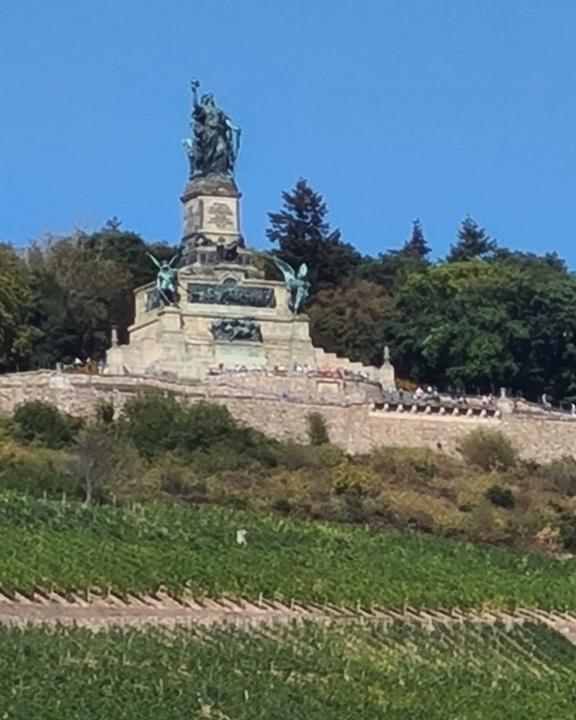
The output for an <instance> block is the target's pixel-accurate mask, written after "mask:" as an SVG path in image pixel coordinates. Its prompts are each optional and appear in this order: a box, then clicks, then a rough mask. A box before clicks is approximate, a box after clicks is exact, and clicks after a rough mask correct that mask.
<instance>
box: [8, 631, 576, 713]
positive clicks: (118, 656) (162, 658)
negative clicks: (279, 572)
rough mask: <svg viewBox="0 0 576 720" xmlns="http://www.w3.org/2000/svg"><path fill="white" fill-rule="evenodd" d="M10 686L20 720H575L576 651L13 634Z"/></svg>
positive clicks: (364, 635) (286, 634)
mask: <svg viewBox="0 0 576 720" xmlns="http://www.w3.org/2000/svg"><path fill="white" fill-rule="evenodd" d="M8 688H10V691H9V692H0V716H1V717H3V718H10V720H30V718H42V719H43V720H52V719H54V720H72V719H74V720H75V719H76V718H78V717H86V718H90V719H91V720H99V719H102V720H108V719H109V718H119V717H122V718H138V720H148V719H150V720H152V718H153V719H154V720H164V719H165V720H168V718H170V720H179V718H182V720H184V718H186V719H188V718H193V717H194V718H200V717H204V718H219V719H221V720H225V719H229V718H237V719H238V720H263V719H264V718H265V719H266V720H270V718H284V719H286V720H291V719H294V720H296V719H298V720H300V719H301V718H306V719H307V720H326V719H327V718H345V719H347V720H356V719H357V720H381V719H382V718H386V720H396V719H397V720H400V719H402V720H405V719H406V718H410V720H447V719H448V720H450V719H456V718H458V719H459V720H476V719H477V720H480V718H482V720H484V718H490V719H491V720H525V718H536V717H537V718H539V720H568V719H570V720H571V719H572V718H573V717H574V707H573V698H574V693H575V692H576V649H575V648H574V647H573V646H572V645H570V644H569V643H568V642H567V641H566V640H564V639H563V638H562V637H560V636H558V635H556V634H555V633H553V632H552V631H550V630H548V629H546V628H543V627H540V626H530V625H529V626H526V627H524V628H520V627H515V628H513V629H512V630H504V629H502V628H498V627H484V628H481V629H480V628H478V627H474V626H472V625H469V626H466V625H464V626H459V627H454V628H451V629H449V630H447V629H444V630H441V631H434V632H431V631H430V630H426V629H423V628H415V627H410V626H407V625H403V624H400V625H395V626H392V627H390V628H386V627H384V626H380V625H378V624H377V623H371V624H370V625H362V624H353V625H352V624H349V625H346V626H342V625H339V626H333V627H326V626H322V625H312V624H310V625H308V624H306V625H300V626H293V627H282V628H275V629H271V628H267V629H266V630H260V631H257V630H255V629H251V630H248V631H242V630H239V629H238V628H226V627H220V628H213V629H211V630H210V631H196V632H193V631H190V630H181V631H178V632H176V633H173V634H169V635H166V634H162V633H159V632H149V633H143V632H138V631H124V632H121V631H114V632H108V633H99V634H97V635H91V634H90V633H88V632H86V631H81V630H73V629H63V628H61V629H58V630H57V631H48V630H46V629H41V628H35V629H33V628H30V629H27V630H24V631H21V630H14V629H7V628H0V690H2V689H5V690H7V689H8ZM56 688H57V692H55V690H56Z"/></svg>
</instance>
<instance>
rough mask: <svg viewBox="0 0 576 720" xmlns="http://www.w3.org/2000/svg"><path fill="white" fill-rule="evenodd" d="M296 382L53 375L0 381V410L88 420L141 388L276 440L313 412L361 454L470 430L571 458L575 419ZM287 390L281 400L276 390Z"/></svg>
mask: <svg viewBox="0 0 576 720" xmlns="http://www.w3.org/2000/svg"><path fill="white" fill-rule="evenodd" d="M306 382H310V383H314V382H315V381H313V380H307V379H306V378H297V379H294V380H291V382H290V383H288V382H285V383H281V382H280V383H271V382H267V381H266V378H264V377H260V378H259V380H258V382H255V383H254V384H253V387H250V383H249V382H248V380H247V379H246V378H244V379H243V380H242V383H241V384H236V385H235V384H234V383H232V382H228V381H226V382H209V383H206V382H195V383H194V382H188V383H185V382H173V381H165V380H161V379H158V378H152V377H147V378H142V377H135V376H110V375H100V376H98V375H96V376H90V375H80V374H78V375H76V374H70V375H68V374H58V373H55V372H49V371H39V372H36V373H34V372H32V373H20V374H10V375H2V376H0V410H2V411H5V412H11V411H12V410H13V409H14V408H15V407H16V405H18V404H19V403H21V402H23V401H24V400H32V399H39V400H46V401H50V402H52V403H54V404H56V405H57V406H58V407H60V408H61V409H62V410H65V411H66V412H69V413H72V414H75V415H80V416H85V417H87V416H90V415H92V414H93V413H94V411H95V408H96V406H97V405H98V403H99V402H102V401H104V402H111V403H113V405H114V407H115V409H116V411H119V410H120V409H121V407H122V406H123V404H124V403H125V402H126V401H127V400H128V399H129V398H131V397H133V396H134V395H135V394H137V393H138V392H140V391H142V390H143V389H144V388H156V389H159V390H166V391H170V392H174V393H175V394H177V395H179V396H180V397H183V398H187V399H189V400H192V401H194V400H199V399H206V400H210V401H213V402H219V403H222V404H224V405H226V406H227V407H228V408H229V410H230V412H231V413H232V414H233V415H234V417H236V418H237V419H239V420H241V421H243V422H245V423H247V424H249V425H251V426H252V427H254V428H256V429H258V430H262V431H263V432H265V433H267V434H269V435H272V436H274V437H277V438H282V439H288V438H292V439H295V440H305V439H306V421H305V418H306V415H307V413H309V412H319V413H321V414H322V415H323V416H324V417H325V418H326V421H327V423H328V427H329V432H330V437H331V439H332V441H333V442H334V443H336V444H337V445H339V446H341V447H343V448H344V449H346V450H347V451H348V452H367V451H369V450H370V449H372V448H374V447H377V446H380V445H396V446H408V447H430V448H432V449H435V450H442V451H443V452H447V453H454V452H456V449H457V446H458V443H459V441H460V440H461V438H462V437H464V436H465V435H466V434H467V433H469V432H470V431H471V430H472V429H474V428H477V427H489V428H495V429H499V430H501V431H502V432H503V433H504V434H505V435H506V436H508V437H509V438H510V439H511V440H512V441H513V442H514V444H515V445H516V447H517V448H518V450H519V452H520V453H521V455H522V456H523V457H525V458H530V459H534V460H539V461H546V460H550V459H552V458H555V457H559V456H561V455H572V456H574V457H576V422H573V421H570V420H569V419H566V420H561V419H552V418H549V419H532V418H520V417H515V416H514V415H512V416H504V417H503V418H502V419H501V420H499V419H494V418H480V417H477V416H476V417H454V416H440V415H427V416H423V415H422V414H418V415H414V414H411V413H386V412H382V411H378V410H372V409H371V408H370V405H369V404H368V403H367V402H365V401H360V400H358V399H357V395H356V393H351V394H347V393H346V392H343V388H340V389H339V390H338V389H337V390H334V389H332V390H330V391H328V393H327V395H328V397H326V396H324V393H325V390H318V388H317V387H316V385H315V384H314V385H313V386H312V389H311V391H310V392H309V393H308V396H307V395H306V393H305V392H304V390H305V386H304V385H302V383H306ZM283 385H287V386H288V388H289V390H288V393H287V395H285V396H282V394H280V395H279V394H278V388H279V387H282V386H283Z"/></svg>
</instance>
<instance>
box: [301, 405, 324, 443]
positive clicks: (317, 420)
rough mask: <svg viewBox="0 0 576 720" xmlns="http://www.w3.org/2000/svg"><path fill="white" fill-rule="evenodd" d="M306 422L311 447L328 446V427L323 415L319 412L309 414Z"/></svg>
mask: <svg viewBox="0 0 576 720" xmlns="http://www.w3.org/2000/svg"><path fill="white" fill-rule="evenodd" d="M306 422H307V433H308V440H309V441H310V445H326V444H328V443H329V442H330V437H329V436H328V427H327V425H326V420H325V418H324V416H323V415H321V414H320V413H317V412H311V413H308V415H307V416H306Z"/></svg>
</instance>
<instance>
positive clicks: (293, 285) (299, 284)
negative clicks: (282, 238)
mask: <svg viewBox="0 0 576 720" xmlns="http://www.w3.org/2000/svg"><path fill="white" fill-rule="evenodd" d="M272 260H273V261H274V264H275V265H276V267H277V268H278V270H280V272H281V273H282V276H283V277H284V282H285V283H286V287H287V288H288V293H289V299H288V307H289V308H290V310H291V311H292V312H293V313H294V314H295V315H297V314H298V313H299V312H301V311H302V307H303V306H304V303H305V302H306V300H307V299H308V295H309V294H310V283H309V282H308V280H307V278H308V266H307V265H306V263H302V265H300V267H299V268H298V272H296V271H295V270H294V269H293V268H292V267H291V266H290V265H288V263H287V262H284V260H280V258H278V257H276V256H275V255H273V256H272Z"/></svg>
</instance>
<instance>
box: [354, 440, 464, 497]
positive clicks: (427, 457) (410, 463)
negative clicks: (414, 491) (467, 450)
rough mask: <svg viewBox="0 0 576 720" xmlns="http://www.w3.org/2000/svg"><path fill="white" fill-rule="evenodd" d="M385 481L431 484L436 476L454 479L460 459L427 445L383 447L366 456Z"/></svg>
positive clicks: (460, 469)
mask: <svg viewBox="0 0 576 720" xmlns="http://www.w3.org/2000/svg"><path fill="white" fill-rule="evenodd" d="M366 460H367V462H368V463H369V464H370V465H371V466H372V467H373V468H374V470H376V472H378V473H380V474H381V475H382V476H383V480H385V481H392V482H395V483H406V484H408V485H411V486H413V485H421V486H423V487H428V486H429V485H430V484H431V481H432V480H434V479H435V478H453V477H455V476H457V475H459V474H460V473H461V471H462V468H461V467H460V463H459V461H457V460H455V459H454V458H451V457H447V456H446V455H441V454H439V453H435V452H433V451H432V450H429V449H427V448H417V447H414V448H403V447H380V448H378V449H376V450H374V451H373V452H372V454H371V455H370V456H368V457H367V458H366Z"/></svg>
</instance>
